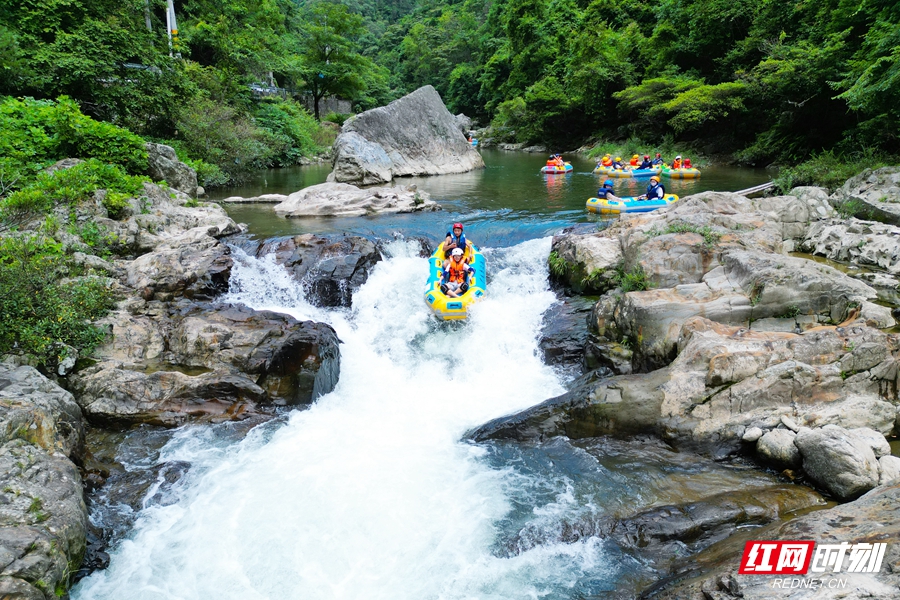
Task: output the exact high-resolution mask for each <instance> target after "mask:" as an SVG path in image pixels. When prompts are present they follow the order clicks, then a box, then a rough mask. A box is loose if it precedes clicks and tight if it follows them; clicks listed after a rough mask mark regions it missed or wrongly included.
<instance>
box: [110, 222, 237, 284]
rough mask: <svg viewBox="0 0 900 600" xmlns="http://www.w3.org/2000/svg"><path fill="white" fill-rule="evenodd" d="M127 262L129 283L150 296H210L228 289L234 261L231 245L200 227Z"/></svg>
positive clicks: (126, 268) (127, 281)
mask: <svg viewBox="0 0 900 600" xmlns="http://www.w3.org/2000/svg"><path fill="white" fill-rule="evenodd" d="M125 265H126V266H125V270H126V277H125V281H126V283H127V285H128V286H129V287H131V288H133V289H134V290H136V291H137V292H138V293H139V294H141V296H143V297H144V298H145V299H147V300H150V299H152V298H154V297H156V298H159V299H171V298H174V297H175V296H185V297H188V298H197V299H199V300H208V299H211V298H213V297H214V296H216V295H218V294H222V293H224V292H227V291H228V279H229V277H230V275H231V267H232V265H233V261H232V258H231V252H230V250H229V248H228V246H226V245H225V244H223V243H222V242H220V241H219V240H217V239H216V238H214V237H212V236H211V235H209V234H208V232H207V229H206V228H204V227H197V228H196V229H192V230H190V231H187V232H185V233H183V234H181V235H180V236H178V237H174V238H171V239H169V240H167V241H166V242H165V243H163V244H161V245H160V246H159V247H157V248H156V249H155V250H154V251H153V252H150V253H148V254H144V255H142V256H139V257H138V258H136V259H135V260H132V261H128V262H127V263H125Z"/></svg>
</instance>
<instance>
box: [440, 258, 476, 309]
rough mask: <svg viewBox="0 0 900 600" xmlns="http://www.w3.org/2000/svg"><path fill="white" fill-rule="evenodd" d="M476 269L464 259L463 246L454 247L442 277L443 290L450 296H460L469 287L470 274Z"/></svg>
mask: <svg viewBox="0 0 900 600" xmlns="http://www.w3.org/2000/svg"><path fill="white" fill-rule="evenodd" d="M473 273H475V269H473V268H472V266H471V265H470V264H469V263H467V262H466V261H464V260H463V250H462V248H454V249H453V251H452V252H451V253H450V260H449V261H447V262H446V263H445V265H444V276H443V277H442V278H441V291H442V292H444V295H445V296H449V297H450V298H459V297H460V296H462V295H463V294H465V293H466V290H468V289H469V276H470V275H472V274H473Z"/></svg>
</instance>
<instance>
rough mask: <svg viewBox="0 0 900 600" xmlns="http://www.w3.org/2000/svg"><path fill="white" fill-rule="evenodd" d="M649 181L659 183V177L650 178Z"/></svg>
mask: <svg viewBox="0 0 900 600" xmlns="http://www.w3.org/2000/svg"><path fill="white" fill-rule="evenodd" d="M650 181H655V182H656V183H659V177H657V176H656V175H654V176H653V177H651V178H650Z"/></svg>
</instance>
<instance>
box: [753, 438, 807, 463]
mask: <svg viewBox="0 0 900 600" xmlns="http://www.w3.org/2000/svg"><path fill="white" fill-rule="evenodd" d="M796 436H797V434H796V433H794V432H793V431H791V430H789V429H773V430H772V431H770V432H768V433H767V434H765V435H764V436H762V437H761V438H759V440H758V441H757V442H756V453H757V454H759V456H760V458H762V459H763V460H765V461H767V462H770V463H773V464H775V465H777V466H779V467H781V468H793V467H798V466H800V451H799V450H798V449H797V446H795V445H794V438H795V437H796Z"/></svg>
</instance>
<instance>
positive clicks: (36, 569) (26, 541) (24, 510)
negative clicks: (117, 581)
mask: <svg viewBox="0 0 900 600" xmlns="http://www.w3.org/2000/svg"><path fill="white" fill-rule="evenodd" d="M0 490H2V491H0V523H2V524H3V527H0V563H2V565H3V571H2V575H0V593H2V594H3V597H4V598H36V599H40V600H50V599H51V598H55V597H57V596H56V594H55V591H56V590H58V589H65V588H66V586H68V584H69V575H70V574H71V573H74V572H75V571H77V570H78V567H79V566H80V565H81V560H82V556H83V555H84V549H85V530H86V527H87V509H86V508H85V505H84V501H83V500H82V491H81V477H80V476H79V474H78V469H76V468H75V465H74V464H72V462H71V461H69V460H68V459H67V458H65V457H63V456H61V455H59V454H53V455H51V454H48V453H47V452H46V451H44V450H43V449H41V448H37V447H36V446H33V445H31V444H29V443H27V442H25V441H24V440H13V441H9V442H6V443H5V444H3V445H2V446H0Z"/></svg>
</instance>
